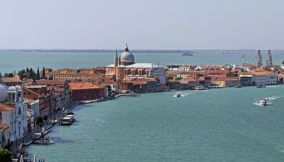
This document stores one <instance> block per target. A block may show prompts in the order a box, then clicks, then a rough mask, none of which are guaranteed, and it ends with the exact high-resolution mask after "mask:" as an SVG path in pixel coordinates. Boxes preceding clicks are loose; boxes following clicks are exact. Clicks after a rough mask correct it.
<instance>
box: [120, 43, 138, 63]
mask: <svg viewBox="0 0 284 162" xmlns="http://www.w3.org/2000/svg"><path fill="white" fill-rule="evenodd" d="M120 61H121V63H122V64H123V63H126V64H134V62H135V61H134V55H133V54H132V53H131V52H130V51H129V49H128V47H127V46H126V48H125V50H124V52H122V53H121V55H120Z"/></svg>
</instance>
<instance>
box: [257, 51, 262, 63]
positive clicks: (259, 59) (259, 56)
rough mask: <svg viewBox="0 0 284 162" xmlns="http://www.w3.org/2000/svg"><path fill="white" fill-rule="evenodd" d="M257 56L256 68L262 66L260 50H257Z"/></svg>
mask: <svg viewBox="0 0 284 162" xmlns="http://www.w3.org/2000/svg"><path fill="white" fill-rule="evenodd" d="M257 56H258V61H257V66H262V56H261V51H260V50H258V52H257Z"/></svg>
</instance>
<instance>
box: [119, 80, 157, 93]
mask: <svg viewBox="0 0 284 162" xmlns="http://www.w3.org/2000/svg"><path fill="white" fill-rule="evenodd" d="M157 87H158V82H157V80H156V79H155V78H125V79H124V80H123V81H122V82H121V89H122V90H132V91H134V92H155V91H159V89H157Z"/></svg>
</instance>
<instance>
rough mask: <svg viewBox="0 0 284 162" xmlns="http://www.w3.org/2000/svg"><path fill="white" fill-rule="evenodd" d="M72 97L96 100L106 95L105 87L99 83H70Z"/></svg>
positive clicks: (82, 99)
mask: <svg viewBox="0 0 284 162" xmlns="http://www.w3.org/2000/svg"><path fill="white" fill-rule="evenodd" d="M69 89H70V91H71V96H72V99H73V100H75V101H86V100H96V99H100V98H104V97H105V88H104V87H103V86H102V85H100V84H98V83H91V82H72V83H69Z"/></svg>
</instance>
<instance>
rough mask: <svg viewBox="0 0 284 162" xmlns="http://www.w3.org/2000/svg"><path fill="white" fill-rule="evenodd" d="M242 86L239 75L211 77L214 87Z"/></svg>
mask: <svg viewBox="0 0 284 162" xmlns="http://www.w3.org/2000/svg"><path fill="white" fill-rule="evenodd" d="M236 86H240V79H239V78H237V77H222V76H214V77H211V87H212V88H224V87H236Z"/></svg>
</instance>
